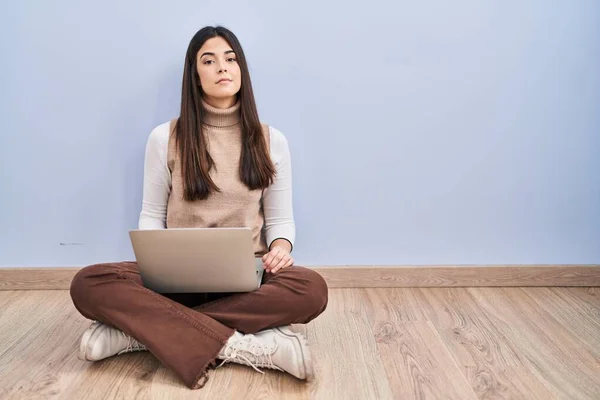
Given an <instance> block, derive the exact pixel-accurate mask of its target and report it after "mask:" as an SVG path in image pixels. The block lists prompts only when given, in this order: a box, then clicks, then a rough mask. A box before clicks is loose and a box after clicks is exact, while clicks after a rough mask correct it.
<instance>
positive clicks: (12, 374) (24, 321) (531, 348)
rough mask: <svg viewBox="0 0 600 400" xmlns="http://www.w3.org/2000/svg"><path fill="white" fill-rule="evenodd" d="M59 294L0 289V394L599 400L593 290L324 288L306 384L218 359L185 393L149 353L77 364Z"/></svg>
mask: <svg viewBox="0 0 600 400" xmlns="http://www.w3.org/2000/svg"><path fill="white" fill-rule="evenodd" d="M89 323H90V321H88V320H86V319H84V318H83V317H82V316H80V315H79V314H78V313H77V311H76V310H75V309H74V308H73V305H72V303H71V301H70V298H69V295H68V292H67V291H60V290H56V291H0V399H13V398H14V399H19V398H23V399H32V398H40V399H43V398H59V399H113V398H115V399H146V398H149V399H175V398H176V399H187V398H190V399H199V398H206V399H254V398H261V399H264V398H273V399H278V398H281V399H286V400H287V399H327V400H330V399H527V400H531V399H541V400H549V399H600V288H469V289H465V288H451V289H442V288H436V289H426V288H419V289H408V288H402V289H331V290H330V302H329V307H328V309H327V311H326V312H325V313H324V314H323V315H321V316H320V317H319V318H317V319H316V320H315V321H313V322H312V323H310V324H308V325H306V326H298V327H296V329H299V330H301V331H304V332H305V333H306V334H307V336H308V340H309V343H310V344H311V348H312V352H313V358H314V359H315V363H316V370H317V380H316V381H315V382H313V383H311V384H305V383H303V382H301V381H298V380H295V379H294V378H292V377H290V376H288V375H285V374H283V373H279V372H275V371H269V372H268V373H267V374H266V375H260V374H258V373H256V372H254V371H253V370H251V369H250V368H247V367H243V366H238V365H228V366H226V367H223V368H220V369H218V370H216V371H213V372H212V373H211V378H210V380H209V382H208V384H207V386H206V387H205V388H204V389H201V390H197V391H191V390H188V389H187V388H186V387H185V386H183V385H182V383H181V382H180V381H179V380H178V379H177V377H176V376H174V375H173V374H172V373H171V372H170V371H169V370H167V369H166V368H165V367H163V366H162V365H160V363H159V362H158V361H157V360H156V359H155V358H154V357H153V356H152V355H151V354H150V353H134V354H125V355H122V356H117V357H113V358H110V359H107V360H104V361H102V362H96V363H88V362H83V361H80V360H78V359H77V355H76V351H77V347H78V344H79V338H80V337H81V334H82V333H83V331H84V330H85V329H86V328H87V326H88V325H89Z"/></svg>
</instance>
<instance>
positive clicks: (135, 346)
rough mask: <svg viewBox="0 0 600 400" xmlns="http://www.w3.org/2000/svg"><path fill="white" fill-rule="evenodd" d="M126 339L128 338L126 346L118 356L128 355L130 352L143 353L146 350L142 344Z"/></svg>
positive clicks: (129, 338)
mask: <svg viewBox="0 0 600 400" xmlns="http://www.w3.org/2000/svg"><path fill="white" fill-rule="evenodd" d="M127 338H128V342H127V346H126V347H125V350H122V351H120V352H119V354H123V353H130V352H132V351H145V350H147V349H146V346H144V345H143V344H141V343H140V342H138V341H137V340H135V339H134V338H132V337H131V336H129V335H127Z"/></svg>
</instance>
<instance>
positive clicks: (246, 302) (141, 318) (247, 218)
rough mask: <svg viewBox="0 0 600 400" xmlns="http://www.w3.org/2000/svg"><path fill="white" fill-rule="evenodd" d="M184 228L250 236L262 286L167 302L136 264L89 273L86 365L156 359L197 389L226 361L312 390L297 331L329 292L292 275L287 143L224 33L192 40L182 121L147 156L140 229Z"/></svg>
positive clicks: (155, 138) (83, 283)
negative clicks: (145, 354) (239, 230)
mask: <svg viewBox="0 0 600 400" xmlns="http://www.w3.org/2000/svg"><path fill="white" fill-rule="evenodd" d="M183 227H199V228H200V227H202V228H205V227H250V228H252V232H253V235H254V236H253V237H254V251H255V255H257V256H262V260H263V264H264V268H265V274H264V278H263V284H262V285H261V287H260V288H259V289H258V290H256V291H253V292H249V293H235V294H232V293H229V294H218V295H212V294H201V293H198V294H193V293H192V294H176V293H174V294H164V293H163V294H158V293H156V292H153V291H151V290H149V289H147V288H145V287H144V286H143V285H142V280H141V278H140V274H139V270H138V268H137V264H136V263H135V262H120V263H108V264H97V265H91V266H88V267H86V268H83V269H82V270H81V271H79V272H78V273H77V275H76V276H75V277H74V279H73V282H72V284H71V298H72V299H73V303H74V305H75V307H76V308H77V310H78V311H79V312H80V313H81V314H82V315H83V316H85V317H86V318H89V319H91V320H93V321H95V322H93V323H92V324H91V326H90V328H89V329H88V330H87V331H86V332H85V333H84V334H83V337H82V340H81V345H80V349H79V357H80V358H81V359H83V360H89V361H95V360H101V359H104V358H107V357H110V356H114V355H117V354H122V353H126V352H130V351H140V350H148V351H150V352H152V354H154V355H155V356H156V357H157V358H158V359H159V360H160V361H161V362H162V363H164V364H165V365H166V366H167V367H169V368H171V369H172V370H173V371H174V372H175V373H176V374H177V375H178V376H179V377H181V379H182V380H183V381H184V382H185V384H186V385H188V386H189V387H190V388H192V389H197V388H200V387H202V386H204V384H205V383H206V381H207V379H208V368H209V367H214V366H215V365H216V363H217V361H216V360H217V359H218V360H221V361H220V363H221V364H222V363H227V362H234V363H239V364H245V365H248V366H251V367H253V368H254V369H256V370H257V371H260V370H259V368H258V367H266V368H272V369H277V370H281V371H286V372H288V373H290V374H292V375H294V376H296V377H297V378H299V379H307V380H310V379H312V378H313V377H314V372H313V367H312V363H311V357H310V352H309V349H308V345H307V342H306V339H305V338H304V337H303V336H302V335H301V334H299V333H294V332H292V331H291V330H290V329H289V324H293V323H308V322H309V321H311V320H312V319H314V318H316V317H317V316H318V315H319V314H321V313H322V312H323V311H324V310H325V307H326V306H327V285H326V283H325V281H324V280H323V278H322V277H321V276H320V275H319V274H317V273H316V272H314V271H313V270H310V269H307V268H303V267H299V266H293V264H294V260H293V259H292V257H291V256H290V252H291V251H292V246H293V243H294V237H295V223H294V218H293V211H292V182H291V165H290V154H289V148H288V144H287V140H286V138H285V137H284V136H283V135H282V134H281V132H279V131H277V130H276V129H274V128H272V127H268V126H266V125H264V124H261V123H260V121H259V118H258V112H257V109H256V104H255V101H254V95H253V91H252V84H251V81H250V75H249V72H248V66H247V64H246V59H245V57H244V52H243V51H242V47H241V45H240V43H239V41H238V39H237V38H236V36H235V35H234V34H233V33H232V32H231V31H229V30H227V29H226V28H223V27H205V28H203V29H201V30H200V31H198V32H197V33H196V35H195V36H194V37H193V38H192V40H191V42H190V44H189V47H188V50H187V54H186V58H185V68H184V72H183V90H182V99H181V113H180V115H179V118H178V119H176V120H174V121H171V122H167V123H165V124H162V125H160V126H158V127H157V128H156V129H154V130H153V131H152V133H151V134H150V137H149V139H148V143H147V146H146V155H145V166H144V194H143V204H142V211H141V214H140V220H139V228H140V229H168V228H183ZM165 268H168V266H165ZM260 372H262V371H260Z"/></svg>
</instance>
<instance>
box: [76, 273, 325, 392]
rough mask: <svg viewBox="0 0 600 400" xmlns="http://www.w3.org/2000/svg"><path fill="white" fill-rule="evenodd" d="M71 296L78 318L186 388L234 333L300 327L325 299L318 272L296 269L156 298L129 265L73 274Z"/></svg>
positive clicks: (198, 383) (199, 382)
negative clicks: (236, 287) (234, 286)
mask: <svg viewBox="0 0 600 400" xmlns="http://www.w3.org/2000/svg"><path fill="white" fill-rule="evenodd" d="M71 298H72V300H73V304H74V305H75V308H76V309H77V310H78V311H79V312H80V313H81V314H82V315H83V316H84V317H86V318H88V319H91V320H95V321H99V322H103V323H105V324H108V325H110V326H113V327H115V328H117V329H120V330H121V331H123V332H125V333H126V334H128V335H130V336H132V337H133V338H134V339H136V340H137V341H139V342H140V343H142V344H144V345H145V346H146V347H147V348H148V350H149V351H150V352H151V353H152V354H153V355H154V356H156V358H158V359H159V360H160V361H161V362H162V363H163V364H164V365H165V366H167V367H168V368H170V369H172V370H173V371H174V372H175V374H176V375H178V376H179V377H180V378H181V379H182V380H183V382H184V383H185V384H186V385H187V386H188V387H190V388H192V389H198V388H200V387H202V386H204V384H205V383H206V380H207V379H208V368H209V367H213V366H214V365H215V359H216V357H217V356H218V354H219V351H220V350H221V349H222V348H223V346H224V345H225V344H226V343H227V340H228V339H229V337H230V336H232V335H233V333H234V330H237V331H238V332H241V333H256V332H259V331H261V330H264V329H268V328H273V327H276V326H282V325H288V324H297V323H308V322H309V321H311V320H313V319H314V318H316V317H317V316H318V315H319V314H321V313H322V312H323V311H324V310H325V308H326V307H327V300H328V297H327V284H326V283H325V280H324V279H323V278H322V277H321V275H319V274H318V273H317V272H315V271H313V270H311V269H308V268H304V267H299V266H293V267H289V268H285V269H282V270H280V271H279V272H277V273H275V274H267V273H265V274H264V275H263V283H262V285H261V286H260V288H259V289H258V290H255V291H253V292H247V293H169V294H165V293H163V294H159V293H156V292H154V291H152V290H150V289H148V288H145V287H144V286H143V284H142V279H141V276H140V273H139V269H138V266H137V263H135V262H119V263H106V264H96V265H91V266H89V267H86V268H83V269H81V270H80V271H79V272H78V273H77V274H76V275H75V277H74V278H73V281H72V282H71Z"/></svg>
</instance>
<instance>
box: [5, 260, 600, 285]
mask: <svg viewBox="0 0 600 400" xmlns="http://www.w3.org/2000/svg"><path fill="white" fill-rule="evenodd" d="M310 268H311V269H314V270H315V271H317V272H319V273H320V274H321V275H322V276H323V277H324V278H325V280H326V281H327V284H328V285H329V287H330V288H360V287H369V288H377V287H381V288H392V287H494V286H496V287H500V286H505V287H506V286H584V287H590V286H600V265H480V266H477V265H464V266H463V265H454V266H328V267H316V266H314V267H310ZM79 269H80V268H58V267H57V268H0V290H68V289H69V286H70V283H71V280H72V279H73V276H74V275H75V274H76V273H77V271H79Z"/></svg>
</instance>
